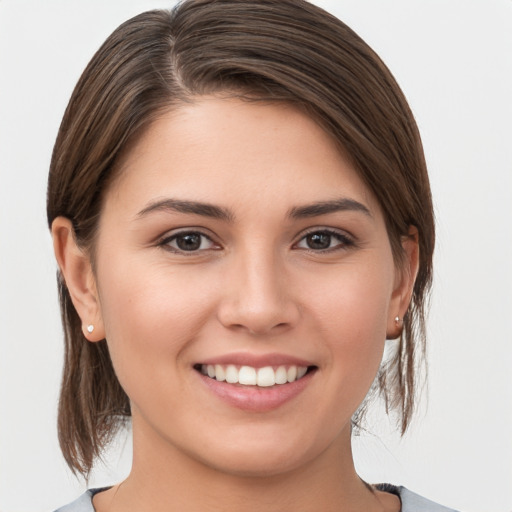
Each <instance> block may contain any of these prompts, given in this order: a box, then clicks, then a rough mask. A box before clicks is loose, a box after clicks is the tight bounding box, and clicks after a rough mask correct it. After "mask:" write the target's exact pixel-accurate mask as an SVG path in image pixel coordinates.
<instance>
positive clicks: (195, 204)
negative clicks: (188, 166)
mask: <svg viewBox="0 0 512 512" xmlns="http://www.w3.org/2000/svg"><path fill="white" fill-rule="evenodd" d="M159 211H163V212H177V213H191V214H194V215H202V216H203V217H212V218H214V219H220V220H224V221H227V222H232V221H233V218H234V215H233V214H232V213H231V212H230V211H229V210H227V209H225V208H221V207H219V206H215V205H213V204H209V203H202V202H199V201H183V200H180V199H171V198H167V199H162V200H158V201H154V202H151V203H149V204H148V205H147V206H146V207H145V208H143V209H142V210H141V211H140V212H139V213H138V214H137V217H138V218H141V217H145V216H146V215H148V214H149V213H152V212H159Z"/></svg>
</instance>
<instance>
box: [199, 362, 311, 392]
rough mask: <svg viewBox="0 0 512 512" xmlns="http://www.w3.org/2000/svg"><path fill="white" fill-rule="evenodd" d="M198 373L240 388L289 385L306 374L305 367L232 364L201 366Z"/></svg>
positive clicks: (306, 368) (306, 369)
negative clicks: (237, 385) (256, 366)
mask: <svg viewBox="0 0 512 512" xmlns="http://www.w3.org/2000/svg"><path fill="white" fill-rule="evenodd" d="M200 371H201V373H202V374H203V375H205V376H208V377H209V378H210V379H215V380H217V381H219V382H227V383H228V384H240V385H242V386H258V387H271V386H275V385H282V384H289V383H292V382H295V381H297V380H300V379H302V377H304V375H306V373H307V372H308V367H307V366H296V365H289V366H284V365H281V366H278V367H272V366H264V367H262V368H254V367H252V366H236V365H234V364H228V365H222V364H215V365H213V364H202V365H200Z"/></svg>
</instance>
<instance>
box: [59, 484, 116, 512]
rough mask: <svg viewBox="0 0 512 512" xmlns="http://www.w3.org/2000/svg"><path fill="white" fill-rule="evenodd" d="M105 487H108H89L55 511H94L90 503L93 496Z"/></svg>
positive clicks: (105, 488)
mask: <svg viewBox="0 0 512 512" xmlns="http://www.w3.org/2000/svg"><path fill="white" fill-rule="evenodd" d="M107 489H108V487H102V488H101V489H89V490H88V491H86V492H84V494H82V496H80V497H79V498H78V499H76V500H75V501H73V502H71V503H69V504H67V505H64V506H63V507H60V508H58V509H57V510H55V512H95V511H94V507H93V505H92V498H93V496H94V495H95V494H97V493H98V492H101V491H105V490H107Z"/></svg>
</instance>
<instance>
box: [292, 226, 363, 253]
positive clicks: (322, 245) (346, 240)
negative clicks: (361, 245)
mask: <svg viewBox="0 0 512 512" xmlns="http://www.w3.org/2000/svg"><path fill="white" fill-rule="evenodd" d="M353 245H354V242H353V240H352V239H351V238H350V237H348V236H347V235H344V234H342V233H339V232H337V231H332V230H329V229H321V230H317V231H311V232H309V233H308V234H307V235H306V236H304V237H302V238H301V239H300V240H299V242H298V244H297V245H296V247H298V248H299V249H307V250H310V251H328V250H336V249H343V248H347V247H350V246H353Z"/></svg>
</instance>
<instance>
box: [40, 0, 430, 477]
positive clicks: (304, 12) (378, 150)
mask: <svg viewBox="0 0 512 512" xmlns="http://www.w3.org/2000/svg"><path fill="white" fill-rule="evenodd" d="M219 92H222V93H228V94H232V95H237V96H240V97H245V98H246V99H252V100H258V99H264V100H277V101H284V102H288V103H292V104H294V105H296V106H297V107H299V108H302V109H304V110H305V111H306V112H307V113H308V114H309V115H310V116H312V117H313V118H314V119H315V120H316V121H317V122H318V123H320V124H321V125H322V126H323V128H324V129H325V130H326V131H327V132H328V133H330V134H331V135H332V136H333V137H334V139H335V140H336V141H337V142H338V143H339V145H340V147H342V148H343V149H344V151H345V152H347V153H348V154H349V155H350V156H351V158H352V160H353V162H354V165H355V166H356V169H357V171H358V173H359V175H360V177H361V178H362V179H363V180H364V182H365V183H366V184H367V186H368V187H369V188H370V190H372V192H373V193H374V195H375V197H376V198H377V200H378V202H379V204H380V206H381V208H382V211H383V213H384V217H385V220H386V224H387V230H388V234H389V238H390V242H391V246H392V249H393V254H394V258H395V261H396V262H397V265H400V262H401V261H402V260H401V256H402V245H401V240H402V238H403V237H404V236H407V233H408V230H409V228H410V226H415V227H416V228H417V230H418V242H419V254H420V264H419V272H418V276H417V279H416V282H415V285H414V291H413V296H412V301H411V304H410V306H409V309H408V311H407V313H406V315H405V318H404V323H403V331H402V335H401V337H400V339H399V342H398V349H397V351H396V353H395V355H394V356H393V357H392V358H391V360H390V361H388V363H386V365H385V366H384V367H383V368H382V369H381V372H380V373H379V378H378V381H377V382H378V387H379V389H380V391H381V393H382V395H383V396H384V398H385V401H386V406H387V408H388V410H395V411H397V413H398V416H399V424H400V430H401V432H402V433H403V432H405V430H406V428H407V426H408V424H409V422H410V419H411V415H412V412H413V409H414V402H415V391H416V388H417V368H418V363H419V362H420V361H421V360H422V359H424V358H423V355H424V343H425V318H424V315H425V303H426V298H427V294H428V291H429V288H430V283H431V277H432V253H433V248H434V219H433V211H432V201H431V195H430V188H429V182H428V176H427V171H426V165H425V161H424V156H423V150H422V145H421V141H420V137H419V134H418V130H417V127H416V124H415V121H414V118H413V116H412V113H411V111H410V109H409V107H408V105H407V102H406V100H405V98H404V96H403V94H402V92H401V90H400V88H399V87H398V85H397V84H396V82H395V80H394V78H393V76H392V75H391V73H390V72H389V70H388V69H387V68H386V66H385V65H384V64H383V63H382V61H381V60H380V59H379V57H378V56H377V55H376V54H375V53H374V52H373V51H372V50H371V49H370V48H369V47H368V45H367V44H366V43H365V42H364V41H362V40H361V38H360V37H359V36H357V34H355V33H354V32H353V31H352V30H351V29H350V28H348V27H347V26H346V25H345V24H343V23H342V22H341V21H339V20H338V19H336V18H335V17H333V16H332V15H330V14H328V13H326V12H325V11H323V10H321V9H320V8H318V7H315V6H313V5H311V4H309V3H307V2H305V1H302V0H280V1H275V0H196V1H193V0H189V1H185V2H183V3H181V4H179V5H178V6H177V7H176V8H175V9H174V10H172V11H171V12H168V11H150V12H146V13H143V14H140V15H139V16H136V17H134V18H133V19H131V20H129V21H127V22H125V23H124V24H122V25H121V26H120V27H119V28H118V29H117V30H115V31H114V33H113V34H112V35H111V36H110V37H109V38H108V39H107V41H106V42H105V43H104V44H103V46H102V47H101V48H100V49H99V50H98V52H97V53H96V54H95V55H94V57H93V58H92V60H91V62H90V63H89V65H88V66H87V68H86V69H85V71H84V73H83V75H82V76H81V78H80V80H79V82H78V84H77V85H76V88H75V90H74V92H73V94H72V97H71V99H70V102H69V105H68V107H67V110H66V112H65V115H64V118H63V120H62V124H61V127H60V130H59V134H58V137H57V140H56V143H55V147H54V151H53V156H52V162H51V167H50V175H49V182H48V204H47V213H48V223H49V224H50V226H51V224H52V221H53V220H54V219H55V218H56V217H57V216H64V217H67V218H69V219H70V220H71V221H72V224H73V227H74V230H75V235H76V240H77V243H78V244H79V245H80V246H81V247H83V248H84V249H86V250H88V251H89V254H91V255H92V254H93V252H92V249H93V246H94V238H95V233H96V229H97V224H98V218H99V216H100V214H101V199H102V195H103V194H104V193H105V190H106V188H107V186H108V184H109V182H110V181H111V180H112V176H113V173H114V172H115V165H114V164H115V163H116V161H117V159H118V158H119V155H120V154H121V152H122V151H123V150H125V149H126V148H128V149H129V147H130V143H131V142H132V141H133V139H134V137H136V136H137V135H138V134H140V133H141V132H142V131H143V130H144V129H145V128H146V127H147V126H148V125H149V124H150V123H151V122H152V121H153V120H154V119H155V117H157V116H158V115H160V114H161V113H162V112H163V111H166V110H169V109H172V108H173V106H177V105H179V104H182V103H183V102H187V101H191V100H193V98H194V97H195V96H198V95H202V94H212V93H219ZM58 286H59V294H60V303H61V311H62V319H63V324H64V334H65V362H64V373H63V378H62V387H61V395H60V402H59V420H58V425H59V440H60V444H61V448H62V451H63V453H64V457H65V459H66V461H67V463H68V465H69V466H70V467H71V469H72V470H73V471H76V472H80V473H82V474H84V475H87V474H88V473H89V471H90V469H91V468H92V465H93V462H94V459H95V458H96V457H99V456H100V455H101V452H102V449H103V448H104V447H105V445H106V444H107V443H108V441H109V440H110V439H111V437H112V436H113V435H114V434H115V433H116V431H117V429H118V428H119V426H120V425H121V424H122V422H123V419H126V418H127V417H129V416H130V404H129V400H128V397H127V396H126V394H125V393H124V391H123V389H122V388H121V386H120V384H119V382H118V380H117V377H116V375H115V373H114V370H113V367H112V364H111V361H110V357H109V353H108V348H107V344H106V342H105V341H102V342H99V343H88V342H87V340H86V339H85V337H84V336H83V334H82V330H81V321H80V318H79V317H78V314H77V312H76V311H75V309H74V307H73V304H72V302H71V299H70V295H69V292H68V290H67V288H66V284H65V282H64V281H63V279H62V277H61V276H60V274H59V275H58Z"/></svg>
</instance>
